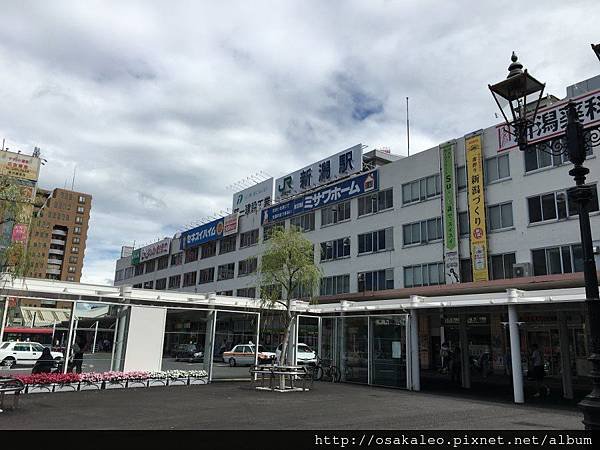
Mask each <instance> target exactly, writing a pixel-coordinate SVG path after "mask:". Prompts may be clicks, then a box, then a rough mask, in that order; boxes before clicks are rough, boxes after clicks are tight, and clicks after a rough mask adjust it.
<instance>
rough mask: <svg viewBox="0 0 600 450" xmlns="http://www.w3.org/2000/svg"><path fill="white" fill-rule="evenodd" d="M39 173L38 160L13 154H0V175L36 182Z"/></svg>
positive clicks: (4, 152) (3, 152)
mask: <svg viewBox="0 0 600 450" xmlns="http://www.w3.org/2000/svg"><path fill="white" fill-rule="evenodd" d="M39 173H40V159H39V158H34V157H33V156H28V155H22V154H20V153H13V152H6V151H2V152H0V175H7V176H10V177H15V178H21V179H24V180H31V181H36V180H37V179H38V175H39Z"/></svg>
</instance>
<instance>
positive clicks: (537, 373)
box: [531, 344, 550, 397]
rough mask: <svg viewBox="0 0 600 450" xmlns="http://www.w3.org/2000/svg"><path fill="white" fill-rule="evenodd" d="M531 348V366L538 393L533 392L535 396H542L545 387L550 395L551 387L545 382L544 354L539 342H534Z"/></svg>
mask: <svg viewBox="0 0 600 450" xmlns="http://www.w3.org/2000/svg"><path fill="white" fill-rule="evenodd" d="M531 349H532V352H531V366H532V370H533V379H534V380H535V388H536V393H535V394H533V396H534V397H540V396H541V394H542V389H544V391H545V393H546V395H550V388H549V387H548V386H547V385H546V384H544V375H545V373H544V355H543V354H542V352H541V351H540V349H539V347H538V345H537V344H533V345H532V346H531Z"/></svg>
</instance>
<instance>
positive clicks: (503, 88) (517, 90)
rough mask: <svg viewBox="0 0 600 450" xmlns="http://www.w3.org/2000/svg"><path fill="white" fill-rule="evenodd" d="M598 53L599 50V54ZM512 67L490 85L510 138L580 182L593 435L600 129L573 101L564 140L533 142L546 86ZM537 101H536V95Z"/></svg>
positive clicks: (598, 410)
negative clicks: (564, 159)
mask: <svg viewBox="0 0 600 450" xmlns="http://www.w3.org/2000/svg"><path fill="white" fill-rule="evenodd" d="M595 50H596V49H595ZM596 51H597V50H596ZM511 59H512V63H511V65H510V66H509V74H508V77H507V79H506V80H503V81H501V82H499V83H497V84H495V85H490V86H489V88H490V91H491V92H492V95H493V97H494V100H496V103H497V104H498V107H499V108H500V111H502V107H501V106H500V102H499V100H498V97H501V98H503V99H505V100H507V101H508V102H509V104H510V109H511V113H512V120H509V119H508V118H507V117H506V115H505V114H504V111H502V115H503V116H504V119H505V121H506V126H507V127H508V133H509V134H510V135H511V136H513V137H514V138H515V140H516V142H517V144H518V146H519V149H520V150H521V151H536V149H537V150H539V151H544V152H546V153H549V154H551V155H552V156H561V155H563V154H567V155H568V157H569V160H570V161H571V162H572V163H573V166H574V167H573V168H572V169H571V170H569V175H571V176H572V177H573V178H574V180H575V187H572V188H569V189H568V190H567V196H568V198H569V200H570V201H572V202H574V203H575V204H576V205H577V211H578V214H579V229H580V233H581V247H582V253H583V267H584V276H585V295H586V302H585V303H586V310H587V322H588V326H589V350H590V351H589V353H590V355H589V357H588V360H589V361H590V362H591V363H592V370H591V372H590V376H591V378H592V383H593V388H592V392H591V393H590V394H588V395H587V396H586V397H585V399H583V400H582V401H581V402H580V403H579V407H580V408H581V409H582V410H583V423H584V424H585V427H586V429H588V430H599V429H600V299H599V297H600V296H599V294H598V277H597V273H596V264H595V261H594V248H593V244H592V230H591V227H590V216H589V209H588V205H589V203H590V201H591V200H592V198H593V194H594V192H593V190H592V187H591V186H589V185H586V184H585V178H586V175H587V174H588V173H589V169H588V168H587V167H583V163H584V161H585V159H586V153H587V149H591V146H593V145H595V144H597V143H599V142H600V132H599V131H598V129H597V128H596V129H593V130H584V128H583V125H582V124H581V123H580V120H579V113H578V111H577V107H576V104H575V103H574V102H573V101H569V102H568V104H567V106H566V116H567V120H566V127H565V129H564V133H562V134H561V135H560V136H554V137H553V138H552V139H546V140H544V141H536V142H535V143H533V144H531V143H530V142H529V141H530V140H531V139H532V137H533V136H534V135H536V134H537V131H539V130H538V128H539V127H540V126H541V125H539V124H538V122H537V121H536V116H537V112H538V109H539V104H540V101H541V99H542V94H543V92H544V87H545V85H544V84H543V83H540V82H539V81H537V80H536V79H535V78H533V77H532V76H531V75H530V74H529V73H528V72H527V70H525V71H523V65H522V64H520V63H519V62H518V61H517V56H516V55H515V53H514V52H513V54H512V58H511ZM538 92H539V96H537V100H535V98H536V97H535V96H536V94H537V93H538ZM532 95H533V96H534V100H533V102H530V103H528V102H527V97H528V96H530V99H531V96H532Z"/></svg>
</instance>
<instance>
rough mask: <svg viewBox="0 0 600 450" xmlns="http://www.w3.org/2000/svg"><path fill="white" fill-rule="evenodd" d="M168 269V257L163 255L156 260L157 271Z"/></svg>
mask: <svg viewBox="0 0 600 450" xmlns="http://www.w3.org/2000/svg"><path fill="white" fill-rule="evenodd" d="M167 267H169V255H164V256H161V257H160V258H158V263H157V269H156V270H164V269H166V268H167Z"/></svg>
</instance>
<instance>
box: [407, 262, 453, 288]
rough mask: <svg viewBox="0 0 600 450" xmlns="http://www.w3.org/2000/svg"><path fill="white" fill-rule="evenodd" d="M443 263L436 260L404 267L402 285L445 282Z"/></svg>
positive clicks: (412, 285)
mask: <svg viewBox="0 0 600 450" xmlns="http://www.w3.org/2000/svg"><path fill="white" fill-rule="evenodd" d="M445 283H446V277H445V276H444V263H442V262H436V263H429V264H418V265H415V266H405V267H404V287H405V288H410V287H415V286H434V285H437V284H445Z"/></svg>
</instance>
